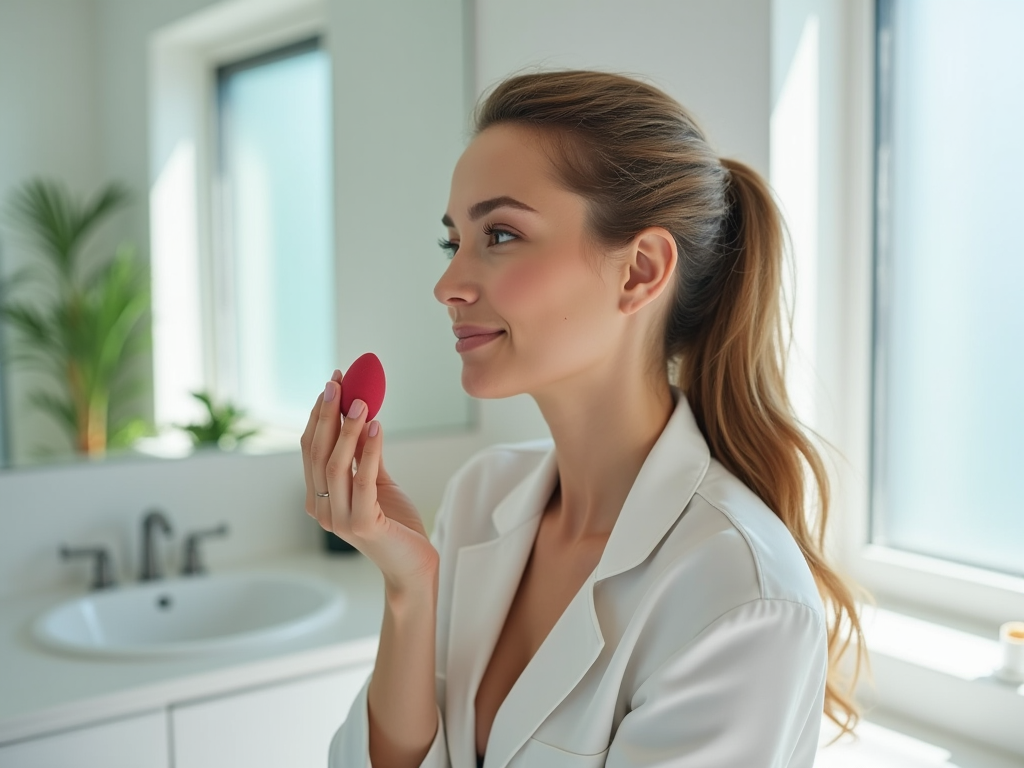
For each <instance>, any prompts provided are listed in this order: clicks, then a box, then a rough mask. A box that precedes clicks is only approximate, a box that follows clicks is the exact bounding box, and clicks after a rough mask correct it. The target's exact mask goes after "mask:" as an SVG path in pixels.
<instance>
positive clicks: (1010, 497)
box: [870, 0, 1024, 576]
mask: <svg viewBox="0 0 1024 768" xmlns="http://www.w3.org/2000/svg"><path fill="white" fill-rule="evenodd" d="M1021 29H1024V4H1022V3H1020V2H1015V1H1013V0H880V2H879V4H878V9H877V37H876V43H877V44H876V158H875V161H876V169H875V176H876V182H875V184H876V189H875V191H876V223H875V284H874V346H873V354H874V375H873V392H872V411H873V413H872V422H873V434H872V439H871V450H872V468H871V473H872V474H871V497H872V498H871V521H870V539H871V542H872V543H873V544H878V545H882V546H885V547H889V548H893V549H896V550H903V551H907V552H912V553H917V554H920V555H926V556H930V557H934V558H939V559H942V560H948V561H953V562H957V563H962V564H965V565H969V566H975V567H979V568H983V569H988V570H991V571H997V572H1002V573H1004V574H1008V575H1011V576H1024V439H1022V436H1024V238H1022V237H1021V235H1020V226H1019V224H1020V222H1021V221H1022V220H1024V187H1022V186H1021V184H1020V182H1019V180H1020V179H1021V178H1024V142H1022V141H1021V140H1020V139H1021V126H1022V125H1024V47H1021V45H1020V44H1019V36H1020V30H1021Z"/></svg>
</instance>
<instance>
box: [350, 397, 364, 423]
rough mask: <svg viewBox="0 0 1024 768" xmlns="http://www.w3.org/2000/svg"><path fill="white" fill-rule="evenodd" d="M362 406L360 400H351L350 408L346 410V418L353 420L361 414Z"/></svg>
mask: <svg viewBox="0 0 1024 768" xmlns="http://www.w3.org/2000/svg"><path fill="white" fill-rule="evenodd" d="M364 405H365V403H363V401H362V400H353V401H352V406H351V407H350V408H349V409H348V418H350V419H354V418H356V417H357V416H359V414H360V413H362V412H363V406H364Z"/></svg>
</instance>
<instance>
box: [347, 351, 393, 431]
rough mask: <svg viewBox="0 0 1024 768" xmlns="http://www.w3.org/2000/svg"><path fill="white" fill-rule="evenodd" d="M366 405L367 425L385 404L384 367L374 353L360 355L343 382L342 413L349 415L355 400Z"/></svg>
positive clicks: (349, 368)
mask: <svg viewBox="0 0 1024 768" xmlns="http://www.w3.org/2000/svg"><path fill="white" fill-rule="evenodd" d="M356 399H359V400H362V401H363V402H364V403H366V423H369V422H370V419H372V418H373V417H374V416H376V415H377V412H378V411H380V407H381V405H382V404H383V403H384V366H382V365H381V364H380V360H379V359H378V357H377V356H376V355H375V354H373V352H367V353H366V354H365V355H360V356H359V357H357V358H356V360H355V362H354V363H352V365H350V366H349V367H348V370H347V371H346V372H345V375H344V376H343V377H342V380H341V412H342V414H346V413H348V409H349V408H350V407H351V405H352V401H353V400H356Z"/></svg>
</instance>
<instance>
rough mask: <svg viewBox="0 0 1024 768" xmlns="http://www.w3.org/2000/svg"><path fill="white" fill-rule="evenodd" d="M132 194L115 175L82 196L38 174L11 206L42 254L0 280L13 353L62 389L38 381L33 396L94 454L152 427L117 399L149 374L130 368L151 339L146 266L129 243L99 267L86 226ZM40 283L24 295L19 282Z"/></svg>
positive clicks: (1, 312) (1, 310)
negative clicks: (116, 412)
mask: <svg viewBox="0 0 1024 768" xmlns="http://www.w3.org/2000/svg"><path fill="white" fill-rule="evenodd" d="M128 200H129V194H128V192H127V190H126V189H125V188H124V187H122V186H121V185H119V184H116V183H111V184H108V185H107V186H105V187H104V188H102V189H101V190H100V191H99V192H98V193H97V194H96V195H95V196H94V197H93V198H91V199H89V200H85V201H79V200H76V199H75V198H74V197H73V196H72V195H71V193H70V192H68V190H67V189H66V188H65V187H64V186H63V185H61V184H59V183H57V182H54V181H49V180H45V179H32V180H30V181H28V182H26V183H25V184H24V185H23V186H22V187H21V188H19V189H18V190H17V191H16V192H15V194H14V198H13V205H12V207H11V212H12V214H13V215H12V218H13V223H14V224H15V225H16V226H17V227H18V228H19V229H21V230H22V231H24V232H25V233H26V234H27V235H28V236H29V237H30V238H31V240H32V241H33V242H34V244H35V246H36V248H35V253H36V254H37V256H38V257H39V259H38V260H37V261H35V262H32V263H29V264H28V265H27V266H25V267H23V268H22V269H21V270H19V271H18V272H16V273H15V274H14V275H13V276H12V277H11V278H10V279H8V280H6V281H4V282H3V283H0V319H3V320H6V321H7V323H8V324H9V325H10V326H12V327H13V329H14V330H15V331H16V332H17V336H16V338H15V343H14V345H12V349H11V350H10V352H9V353H8V354H7V359H8V360H9V361H10V362H11V363H15V364H21V365H24V366H25V367H27V368H32V369H35V370H38V371H41V372H43V373H44V374H46V375H48V376H49V377H50V378H51V379H52V381H53V382H54V383H55V384H56V390H57V393H54V392H52V391H49V392H48V391H42V390H36V391H34V392H32V393H31V394H30V396H29V400H30V402H31V403H32V404H33V405H34V406H36V407H37V408H39V409H41V410H43V411H45V412H46V413H48V414H50V415H51V416H52V417H53V418H55V419H56V420H57V421H58V423H59V424H60V425H61V426H62V427H63V428H64V430H65V431H66V432H67V434H68V436H69V437H70V439H71V442H72V444H73V446H74V449H75V451H77V452H78V453H80V454H84V455H86V456H90V457H95V456H100V455H103V454H104V453H105V452H106V451H107V449H108V447H125V446H128V445H131V443H132V442H133V441H134V440H135V439H136V438H137V437H139V436H141V435H143V434H151V433H152V426H151V425H150V423H149V422H148V421H147V420H145V419H143V418H141V417H140V416H137V415H127V416H121V417H118V418H114V417H112V407H111V406H112V404H113V405H121V404H123V403H124V402H127V401H129V400H130V398H131V397H132V396H133V395H134V394H136V393H137V392H138V391H139V390H140V388H141V384H142V382H140V381H139V380H138V379H137V378H131V377H130V375H129V371H130V368H131V364H132V362H133V361H134V359H135V358H136V356H137V355H138V354H139V353H141V352H142V351H143V350H145V349H148V347H149V345H150V342H151V339H150V335H149V334H148V333H147V332H146V329H145V328H144V325H143V319H144V317H145V316H146V314H147V311H148V310H149V306H150V294H149V279H148V277H147V274H146V270H145V267H144V265H143V264H142V262H141V260H140V258H139V255H138V253H137V251H136V249H135V247H134V246H133V245H132V244H131V243H122V244H121V245H120V246H119V247H118V248H117V249H116V251H115V252H114V254H113V255H112V257H111V258H109V259H107V260H105V261H101V262H100V263H98V264H97V265H95V266H93V267H92V268H91V269H88V268H86V266H85V260H84V258H83V252H84V244H85V241H86V239H87V237H88V235H90V234H91V233H92V232H93V231H94V230H95V229H96V227H97V226H98V225H99V224H100V223H101V222H102V221H103V220H104V219H106V218H107V217H108V216H109V215H110V214H112V213H113V212H114V211H116V210H117V209H119V208H121V207H122V206H123V205H124V204H125V203H127V202H128ZM33 283H35V284H37V285H38V286H39V290H36V291H34V292H33V293H34V296H35V298H34V299H31V300H30V299H29V298H27V297H25V296H24V295H22V296H20V297H18V298H16V296H15V291H16V290H18V292H19V293H20V294H24V293H25V291H26V289H27V287H28V286H31V285H32V284H33Z"/></svg>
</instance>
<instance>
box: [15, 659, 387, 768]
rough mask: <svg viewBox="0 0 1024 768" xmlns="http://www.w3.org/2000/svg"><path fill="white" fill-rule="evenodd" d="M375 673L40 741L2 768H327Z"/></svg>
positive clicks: (360, 669) (221, 698)
mask: <svg viewBox="0 0 1024 768" xmlns="http://www.w3.org/2000/svg"><path fill="white" fill-rule="evenodd" d="M372 671H373V664H372V663H362V664H357V665H354V666H349V667H345V668H343V669H336V670H328V671H326V672H319V673H317V674H313V675H308V676H305V677H301V678H297V679H294V680H289V681H286V682H283V683H275V684H271V685H266V686H263V687H259V688H252V689H248V690H242V691H234V692H230V693H224V694H222V695H217V696H211V697H208V698H204V699H201V700H198V701H195V700H192V701H189V700H185V701H182V702H181V703H177V704H172V705H171V706H170V707H168V708H164V709H160V710H157V711H152V712H147V713H145V714H139V715H137V716H132V717H127V718H122V719H119V720H114V721H111V722H105V723H100V724H97V725H93V726H87V727H84V728H77V729H75V730H70V731H64V732H61V733H56V734H52V735H44V736H38V737H35V738H32V739H27V740H25V741H21V742H16V743H13V744H8V745H5V746H2V747H0V768H53V766H61V765H74V766H75V768H171V766H173V768H223V767H224V766H231V765H244V766H246V768H282V767H283V766H287V767H288V768H323V766H324V765H326V764H327V747H328V745H329V744H330V741H331V737H332V736H333V735H334V732H335V731H336V730H337V728H338V726H339V725H341V723H342V721H343V720H344V719H345V717H346V716H347V715H348V710H349V708H350V707H351V706H352V702H353V701H354V700H355V697H356V695H357V694H358V693H359V689H360V688H361V687H362V686H363V684H364V683H365V682H366V679H367V678H368V677H369V675H370V673H371V672H372ZM172 755H173V762H172V757H171V756H172Z"/></svg>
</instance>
